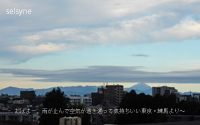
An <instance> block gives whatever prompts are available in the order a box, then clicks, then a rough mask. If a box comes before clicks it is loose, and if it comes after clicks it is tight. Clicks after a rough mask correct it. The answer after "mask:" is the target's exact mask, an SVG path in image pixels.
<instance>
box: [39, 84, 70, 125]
mask: <svg viewBox="0 0 200 125" xmlns="http://www.w3.org/2000/svg"><path fill="white" fill-rule="evenodd" d="M66 104H67V101H66V98H65V97H64V92H62V91H61V90H60V88H59V87H57V88H53V90H52V91H50V92H47V93H46V98H45V100H44V102H43V109H42V110H44V108H46V109H47V110H52V112H50V113H49V112H48V113H47V114H46V113H44V112H43V113H42V110H41V111H40V113H41V116H40V125H59V119H60V118H61V117H64V116H66V114H64V113H58V111H59V110H62V111H64V109H66V108H67V105H66ZM54 109H56V110H57V112H56V113H57V114H55V113H54Z"/></svg>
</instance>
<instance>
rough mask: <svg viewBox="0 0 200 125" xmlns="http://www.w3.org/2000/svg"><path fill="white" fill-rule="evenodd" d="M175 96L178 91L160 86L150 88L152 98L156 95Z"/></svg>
mask: <svg viewBox="0 0 200 125" xmlns="http://www.w3.org/2000/svg"><path fill="white" fill-rule="evenodd" d="M172 93H174V94H177V93H178V90H177V89H175V88H174V87H167V86H161V87H152V96H155V95H156V94H160V95H170V94H172Z"/></svg>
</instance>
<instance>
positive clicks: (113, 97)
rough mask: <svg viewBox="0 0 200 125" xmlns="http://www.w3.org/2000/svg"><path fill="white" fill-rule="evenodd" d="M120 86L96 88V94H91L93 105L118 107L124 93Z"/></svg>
mask: <svg viewBox="0 0 200 125" xmlns="http://www.w3.org/2000/svg"><path fill="white" fill-rule="evenodd" d="M123 89H124V88H123V86H122V85H106V86H104V87H101V88H98V92H97V93H92V100H93V102H92V104H93V105H98V104H102V105H119V103H120V102H121V100H122V98H123V97H124V96H125V94H126V91H124V90H123Z"/></svg>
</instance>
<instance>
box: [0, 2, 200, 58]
mask: <svg viewBox="0 0 200 125" xmlns="http://www.w3.org/2000/svg"><path fill="white" fill-rule="evenodd" d="M177 5H179V6H177ZM44 6H45V8H44ZM199 6H200V2H199V1H198V0H192V1H191V0H190V1H180V0H162V1H160V0H149V1H146V0H140V1H133V0H127V1H126V2H124V1H121V0H106V1H97V0H86V1H82V0H75V1H65V0H60V1H59V2H55V1H49V0H42V1H39V0H36V1H23V2H19V1H15V0H6V1H1V2H0V16H1V19H0V23H1V24H2V25H1V26H0V28H1V31H0V45H1V47H0V53H4V54H0V58H1V59H10V60H27V59H30V58H34V57H37V56H41V55H44V54H52V53H55V52H60V51H68V50H70V49H79V48H87V47H92V45H96V44H106V45H107V44H109V45H114V44H125V45H130V44H135V45H138V44H147V43H158V44H159V43H166V42H167V43H168V42H174V41H175V42H182V41H189V40H191V39H195V40H198V39H199V37H200V31H199V29H200V28H199V27H200V17H199ZM13 8H19V9H24V8H25V9H31V10H32V14H31V15H21V16H20V17H19V16H18V15H7V14H6V9H13ZM53 46H55V48H54V47H53ZM43 48H44V49H43ZM21 50H23V53H22V52H21ZM6 54H7V55H8V56H7V57H5V56H3V55H6ZM13 57H15V58H13ZM22 57H23V58H22Z"/></svg>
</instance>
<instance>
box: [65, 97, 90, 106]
mask: <svg viewBox="0 0 200 125" xmlns="http://www.w3.org/2000/svg"><path fill="white" fill-rule="evenodd" d="M67 98H68V99H69V103H70V104H72V105H74V104H75V103H76V104H83V105H85V106H90V105H92V98H90V97H82V96H78V95H71V96H68V97H67Z"/></svg>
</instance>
